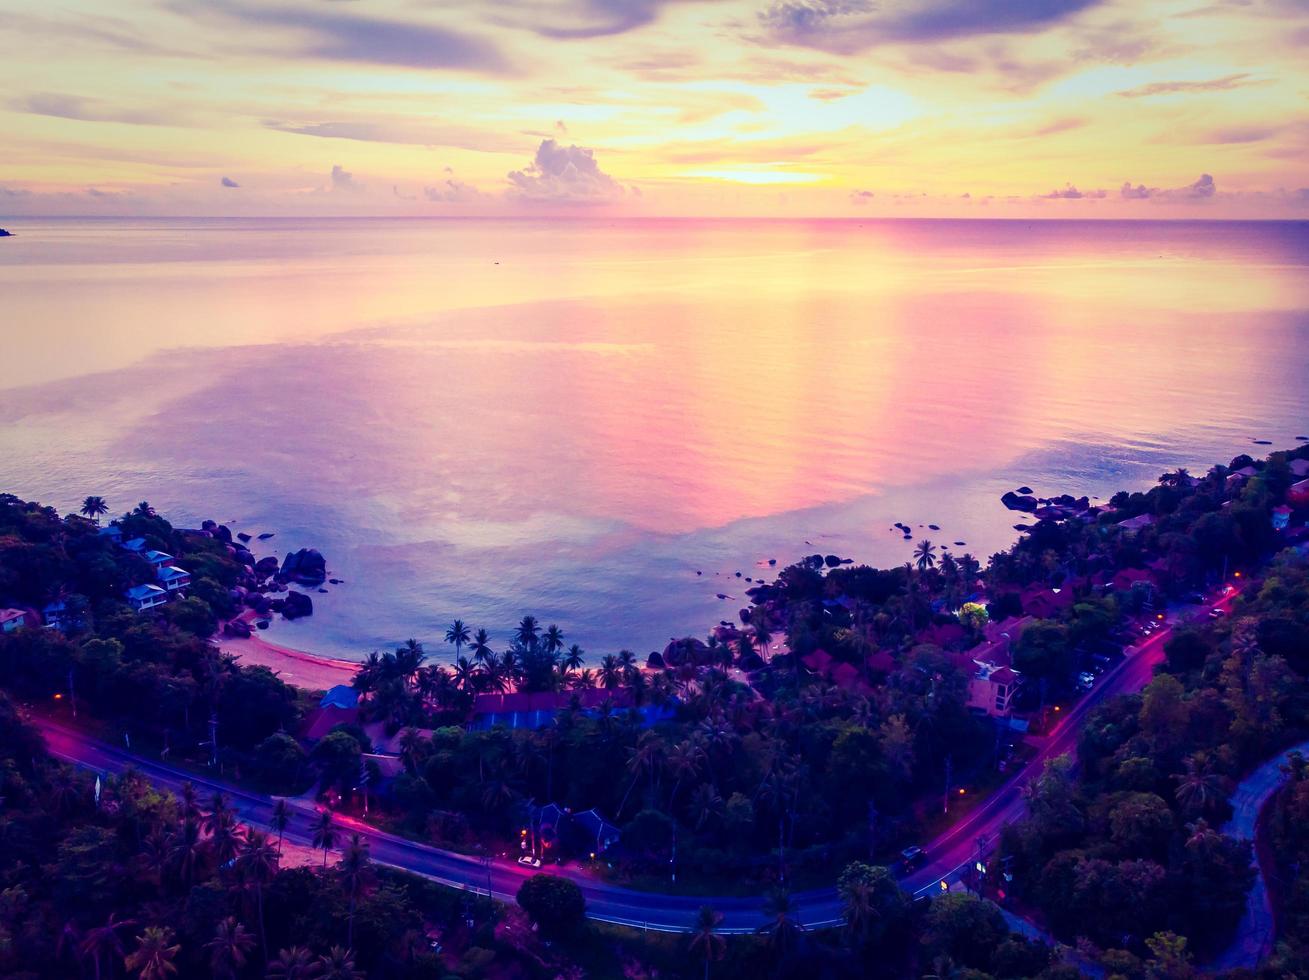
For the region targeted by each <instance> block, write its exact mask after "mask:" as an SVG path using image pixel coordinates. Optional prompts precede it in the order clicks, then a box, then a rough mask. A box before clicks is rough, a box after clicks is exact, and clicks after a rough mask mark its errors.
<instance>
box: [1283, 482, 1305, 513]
mask: <svg viewBox="0 0 1309 980" xmlns="http://www.w3.org/2000/svg"><path fill="white" fill-rule="evenodd" d="M1286 502H1287V503H1288V504H1290V505H1291V506H1292V507H1309V480H1301V481H1300V482H1299V483H1292V484H1291V489H1289V490H1287V491H1286Z"/></svg>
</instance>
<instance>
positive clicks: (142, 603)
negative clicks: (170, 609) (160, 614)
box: [126, 585, 168, 612]
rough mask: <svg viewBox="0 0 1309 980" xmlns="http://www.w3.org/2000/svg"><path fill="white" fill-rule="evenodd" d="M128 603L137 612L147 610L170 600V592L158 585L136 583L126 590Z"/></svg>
mask: <svg viewBox="0 0 1309 980" xmlns="http://www.w3.org/2000/svg"><path fill="white" fill-rule="evenodd" d="M126 596H127V604H128V605H129V606H131V607H132V608H133V609H135V610H136V611H137V612H145V610H147V609H153V608H155V606H162V605H163V604H164V603H165V602H167V601H168V593H167V592H166V591H165V590H164V589H161V588H160V587H159V586H157V585H134V586H132V588H130V589H128V590H127V592H126Z"/></svg>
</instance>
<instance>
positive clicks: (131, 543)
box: [119, 532, 146, 554]
mask: <svg viewBox="0 0 1309 980" xmlns="http://www.w3.org/2000/svg"><path fill="white" fill-rule="evenodd" d="M119 533H120V534H121V533H122V532H119ZM123 550H124V551H135V552H137V553H138V554H139V553H140V552H142V551H145V550H146V548H145V538H132V539H130V540H128V541H124V542H123Z"/></svg>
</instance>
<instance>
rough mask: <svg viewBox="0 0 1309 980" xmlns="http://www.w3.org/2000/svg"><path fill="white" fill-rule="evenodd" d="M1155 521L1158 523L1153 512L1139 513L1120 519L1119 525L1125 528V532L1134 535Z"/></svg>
mask: <svg viewBox="0 0 1309 980" xmlns="http://www.w3.org/2000/svg"><path fill="white" fill-rule="evenodd" d="M1155 523H1157V521H1156V518H1155V516H1154V515H1153V514H1137V515H1136V516H1135V517H1129V518H1128V519H1127V520H1125V521H1119V522H1118V526H1119V527H1120V528H1122V529H1123V532H1124V533H1126V534H1128V535H1132V534H1135V533H1136V532H1137V531H1140V530H1141V529H1143V528H1147V527H1150V526H1151V525H1152V524H1155Z"/></svg>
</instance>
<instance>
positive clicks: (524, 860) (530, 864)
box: [518, 854, 541, 868]
mask: <svg viewBox="0 0 1309 980" xmlns="http://www.w3.org/2000/svg"><path fill="white" fill-rule="evenodd" d="M518 863H519V864H521V865H522V866H523V867H525V868H539V867H541V859H540V858H539V857H536V856H534V855H531V854H524V855H523V856H522V857H520V858H519V859H518Z"/></svg>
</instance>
